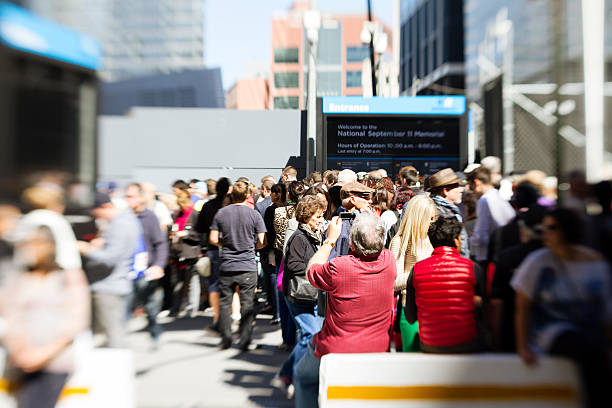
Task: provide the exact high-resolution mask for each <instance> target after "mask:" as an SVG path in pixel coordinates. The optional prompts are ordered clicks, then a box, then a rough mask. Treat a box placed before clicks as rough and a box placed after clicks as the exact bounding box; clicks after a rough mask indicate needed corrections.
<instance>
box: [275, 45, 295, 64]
mask: <svg viewBox="0 0 612 408" xmlns="http://www.w3.org/2000/svg"><path fill="white" fill-rule="evenodd" d="M298 60H299V51H298V49H297V48H275V49H274V62H276V63H286V62H298Z"/></svg>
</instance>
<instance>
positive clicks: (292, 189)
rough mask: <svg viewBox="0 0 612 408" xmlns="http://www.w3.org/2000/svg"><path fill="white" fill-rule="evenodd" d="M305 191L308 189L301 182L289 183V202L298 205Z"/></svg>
mask: <svg viewBox="0 0 612 408" xmlns="http://www.w3.org/2000/svg"><path fill="white" fill-rule="evenodd" d="M305 190H306V187H305V186H304V183H302V182H301V181H292V182H291V183H289V188H287V192H288V194H289V200H290V201H291V202H292V203H293V204H297V203H298V202H299V201H300V198H302V195H304V191H305Z"/></svg>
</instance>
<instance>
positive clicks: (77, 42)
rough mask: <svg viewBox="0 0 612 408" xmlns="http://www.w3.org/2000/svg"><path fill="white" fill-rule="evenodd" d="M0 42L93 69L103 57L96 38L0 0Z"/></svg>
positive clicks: (17, 48)
mask: <svg viewBox="0 0 612 408" xmlns="http://www.w3.org/2000/svg"><path fill="white" fill-rule="evenodd" d="M0 42H1V43H3V44H5V45H6V46H8V47H10V48H13V49H16V50H19V51H24V52H27V53H30V54H36V55H40V56H43V57H47V58H51V59H54V60H58V61H63V62H67V63H69V64H73V65H78V66H82V67H85V68H89V69H92V70H97V69H98V68H99V67H100V64H101V61H102V46H101V45H100V42H98V40H96V39H95V38H93V37H90V36H88V35H85V34H82V33H79V32H78V31H75V30H72V29H70V28H68V27H65V26H63V25H61V24H57V23H54V22H52V21H49V20H46V19H44V18H42V17H39V16H37V15H36V14H32V13H30V12H29V11H27V10H24V9H22V8H20V7H17V6H15V5H12V4H9V3H6V2H0Z"/></svg>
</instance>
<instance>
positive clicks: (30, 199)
mask: <svg viewBox="0 0 612 408" xmlns="http://www.w3.org/2000/svg"><path fill="white" fill-rule="evenodd" d="M21 199H22V200H23V202H25V203H26V204H28V205H29V206H31V207H32V208H34V209H45V210H47V209H50V208H54V207H58V206H63V205H64V194H63V191H62V189H61V187H59V186H55V185H52V184H50V183H39V184H36V185H34V186H32V187H29V188H27V189H25V190H24V192H23V194H22V195H21Z"/></svg>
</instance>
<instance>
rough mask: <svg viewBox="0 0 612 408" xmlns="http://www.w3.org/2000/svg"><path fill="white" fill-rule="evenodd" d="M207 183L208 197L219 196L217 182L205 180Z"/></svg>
mask: <svg viewBox="0 0 612 408" xmlns="http://www.w3.org/2000/svg"><path fill="white" fill-rule="evenodd" d="M204 182H205V183H206V188H207V189H208V195H215V194H217V182H216V181H215V180H213V179H206V180H204Z"/></svg>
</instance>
